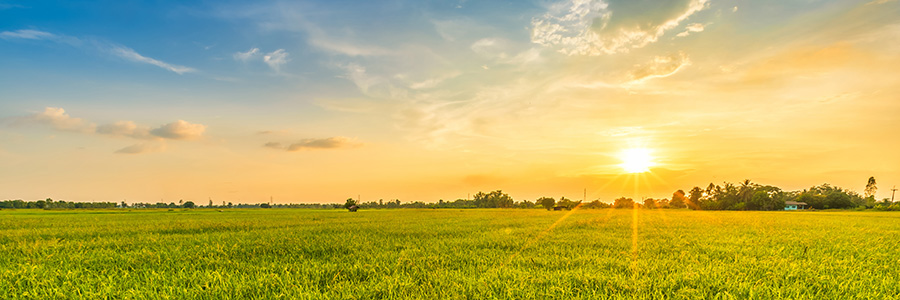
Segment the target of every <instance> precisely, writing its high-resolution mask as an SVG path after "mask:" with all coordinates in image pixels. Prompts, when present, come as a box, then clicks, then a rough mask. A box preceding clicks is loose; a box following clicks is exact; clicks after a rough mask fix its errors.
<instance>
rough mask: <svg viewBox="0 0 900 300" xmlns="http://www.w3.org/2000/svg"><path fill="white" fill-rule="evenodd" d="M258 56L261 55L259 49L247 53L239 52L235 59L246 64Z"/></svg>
mask: <svg viewBox="0 0 900 300" xmlns="http://www.w3.org/2000/svg"><path fill="white" fill-rule="evenodd" d="M257 54H259V48H252V49H250V50H247V52H237V53H235V54H234V56H233V57H234V59H235V60H239V61H243V62H246V61H248V60H250V59H252V58H253V57H254V56H256V55H257Z"/></svg>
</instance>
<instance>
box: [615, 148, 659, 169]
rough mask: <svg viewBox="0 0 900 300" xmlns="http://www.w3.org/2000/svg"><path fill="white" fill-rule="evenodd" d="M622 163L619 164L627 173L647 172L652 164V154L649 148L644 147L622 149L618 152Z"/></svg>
mask: <svg viewBox="0 0 900 300" xmlns="http://www.w3.org/2000/svg"><path fill="white" fill-rule="evenodd" d="M619 159H621V160H622V164H620V165H619V166H621V167H622V169H623V170H625V172H627V173H643V172H649V171H650V167H652V166H654V165H655V164H654V163H653V156H651V155H650V150H649V149H646V148H631V149H625V150H622V153H620V154H619Z"/></svg>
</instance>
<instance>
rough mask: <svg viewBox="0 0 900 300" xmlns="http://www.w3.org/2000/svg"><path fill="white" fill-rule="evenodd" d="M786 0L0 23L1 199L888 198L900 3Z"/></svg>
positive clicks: (332, 9)
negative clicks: (634, 156) (643, 166)
mask: <svg viewBox="0 0 900 300" xmlns="http://www.w3.org/2000/svg"><path fill="white" fill-rule="evenodd" d="M782 2H783V1H752V2H750V1H715V0H709V1H706V0H680V1H671V3H668V4H666V5H660V4H659V3H658V2H656V1H560V2H552V3H551V2H539V3H530V2H520V3H519V2H514V3H512V4H501V3H468V2H465V1H463V2H459V3H458V5H457V4H453V5H449V6H446V7H444V6H441V5H443V4H439V3H433V4H429V5H425V4H420V3H418V2H416V1H412V2H409V3H406V2H403V1H400V2H398V3H397V4H396V5H394V6H391V5H386V4H378V3H369V4H360V5H366V7H356V8H354V9H349V8H348V7H343V6H341V4H338V3H330V2H316V1H309V2H298V3H283V2H260V3H254V4H247V5H219V4H210V5H194V6H190V5H188V8H184V7H177V6H176V5H172V4H170V5H165V4H160V6H159V7H152V9H151V8H149V7H146V8H142V9H145V10H146V11H147V14H142V15H139V16H138V15H134V16H131V18H142V19H141V20H143V21H142V22H137V23H140V24H145V25H146V26H137V25H135V26H133V27H129V26H123V25H121V24H125V23H127V22H130V20H125V19H127V18H125V17H122V18H125V19H119V18H117V17H113V16H115V14H116V12H117V11H115V10H112V8H100V7H91V6H90V5H87V6H86V7H81V8H57V9H58V10H56V11H57V13H60V11H62V13H60V15H51V14H50V13H47V12H46V11H49V10H41V9H42V8H40V7H30V8H29V7H6V8H0V19H4V16H7V17H9V18H6V19H5V20H6V21H2V23H0V25H2V26H0V45H2V46H0V65H3V66H4V67H3V68H0V91H2V92H0V141H2V142H0V170H3V172H0V199H27V200H34V199H42V198H47V197H52V198H54V199H62V200H74V201H122V200H126V201H127V202H132V203H133V202H158V201H164V202H177V201H178V200H179V199H184V200H185V201H187V200H193V201H195V202H197V201H199V203H205V202H206V201H207V199H209V198H211V199H213V200H214V201H215V202H216V203H219V202H221V201H225V202H234V203H258V202H265V201H268V200H269V199H270V197H272V198H274V201H275V202H279V203H299V202H343V200H344V199H346V198H348V197H354V198H355V197H357V195H359V196H361V198H362V200H363V201H372V200H378V199H385V200H389V199H400V200H401V201H404V202H406V201H425V202H436V201H437V200H438V199H444V200H453V199H458V198H466V197H467V196H468V195H470V194H475V193H477V192H479V191H485V192H487V191H491V190H497V189H501V190H503V191H504V192H507V193H509V194H510V195H511V196H512V197H513V198H514V199H516V200H524V199H528V200H532V201H533V200H534V199H536V198H538V197H541V196H551V197H557V198H558V197H560V196H566V197H568V198H573V199H581V197H582V193H583V190H584V189H587V196H588V198H589V199H600V200H603V201H607V202H610V201H612V200H613V199H614V198H617V197H620V196H628V197H635V198H641V197H654V198H663V197H671V195H672V192H674V191H675V190H677V189H683V190H688V189H690V188H691V187H693V186H700V187H705V186H706V185H708V184H709V183H710V182H714V183H722V182H724V181H728V182H738V181H742V180H744V179H750V180H752V181H753V182H756V183H760V184H767V185H775V186H779V187H782V188H783V189H786V190H796V189H803V188H807V187H810V186H813V185H819V184H822V183H830V184H833V185H837V186H841V187H844V188H848V189H851V190H855V191H862V189H863V188H864V186H865V184H866V181H867V179H868V178H869V176H874V177H875V178H876V180H877V182H878V187H879V190H878V194H877V197H878V198H879V199H881V198H885V197H890V188H891V187H892V186H893V185H896V184H900V172H898V167H900V154H898V153H900V152H898V150H897V149H900V133H898V130H897V129H898V128H900V97H898V95H900V55H898V53H900V21H898V20H900V8H898V7H900V5H898V2H897V1H889V0H888V1H885V0H876V1H813V2H809V3H782ZM457 6H458V7H457ZM79 9H80V10H85V11H80V10H79ZM185 11H190V12H191V13H186V12H185ZM85 13H94V14H100V15H104V16H109V17H106V18H99V19H95V20H85V19H83V18H78V17H77V16H78V15H82V14H85ZM12 16H19V17H16V18H13V17H12ZM22 16H26V17H22ZM157 23H158V24H174V25H171V26H176V25H177V26H178V28H196V29H189V30H183V29H181V30H179V29H177V28H167V27H166V26H163V25H160V26H152V25H153V24H157ZM128 24H131V23H128ZM203 28H209V29H208V30H206V29H203ZM631 148H640V149H646V150H647V151H648V152H649V153H650V156H652V160H653V166H651V167H650V172H646V173H640V174H627V173H626V172H625V170H623V168H622V166H621V164H622V160H621V155H620V154H621V153H622V151H623V150H625V149H631Z"/></svg>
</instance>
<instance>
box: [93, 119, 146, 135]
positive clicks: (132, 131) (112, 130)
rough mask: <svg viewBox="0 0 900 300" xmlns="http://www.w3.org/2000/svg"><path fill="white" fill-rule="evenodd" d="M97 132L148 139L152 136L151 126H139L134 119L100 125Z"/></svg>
mask: <svg viewBox="0 0 900 300" xmlns="http://www.w3.org/2000/svg"><path fill="white" fill-rule="evenodd" d="M97 133H99V134H108V135H113V136H127V137H132V138H136V139H148V138H151V137H152V136H151V135H150V129H149V128H147V127H143V126H138V125H137V124H135V123H134V122H132V121H118V122H115V123H113V124H104V125H100V126H98V127H97Z"/></svg>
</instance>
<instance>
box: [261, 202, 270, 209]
mask: <svg viewBox="0 0 900 300" xmlns="http://www.w3.org/2000/svg"><path fill="white" fill-rule="evenodd" d="M259 208H272V205H271V204H268V203H262V204H260V205H259Z"/></svg>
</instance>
